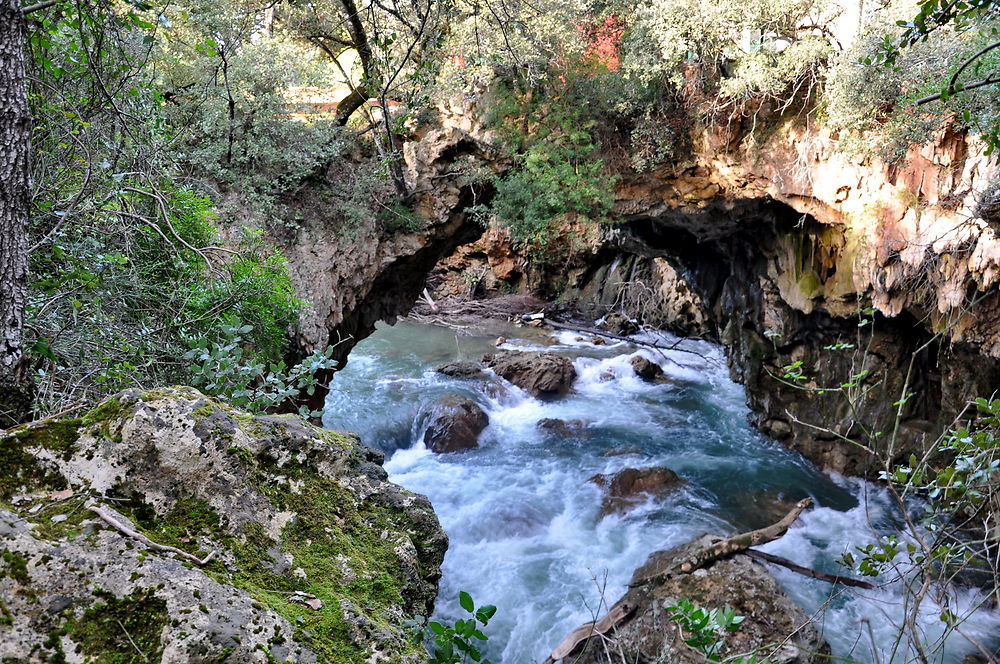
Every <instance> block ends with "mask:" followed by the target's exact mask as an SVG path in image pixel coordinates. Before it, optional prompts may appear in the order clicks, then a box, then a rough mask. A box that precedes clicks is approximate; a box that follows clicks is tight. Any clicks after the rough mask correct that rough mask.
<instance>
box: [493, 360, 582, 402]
mask: <svg viewBox="0 0 1000 664" xmlns="http://www.w3.org/2000/svg"><path fill="white" fill-rule="evenodd" d="M483 363H484V364H485V365H486V366H488V367H490V368H491V369H493V371H495V372H496V373H497V375H499V376H501V377H503V378H505V379H506V380H508V381H510V382H511V383H513V384H514V385H517V386H518V387H520V388H522V389H524V390H525V391H527V392H528V393H529V394H531V395H532V396H536V397H554V396H563V395H565V394H566V393H567V392H569V390H570V388H571V387H572V386H573V381H574V380H575V379H576V369H575V368H574V367H573V363H572V362H570V361H569V360H568V359H567V358H565V357H562V356H561V355H556V354H555V353H540V352H520V351H511V350H503V351H499V352H497V353H494V354H491V355H485V356H483Z"/></svg>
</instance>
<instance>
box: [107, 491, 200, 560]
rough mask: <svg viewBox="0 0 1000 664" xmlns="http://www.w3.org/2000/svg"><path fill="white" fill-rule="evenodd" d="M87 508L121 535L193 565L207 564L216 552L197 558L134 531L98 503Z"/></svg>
mask: <svg viewBox="0 0 1000 664" xmlns="http://www.w3.org/2000/svg"><path fill="white" fill-rule="evenodd" d="M89 509H90V511H91V512H93V513H94V514H96V515H97V516H99V517H101V520H102V521H104V522H105V523H106V524H108V525H109V526H111V527H112V528H114V529H115V530H117V531H118V532H120V533H122V534H123V535H127V536H128V537H131V538H132V539H135V540H138V541H139V542H141V543H142V544H145V545H146V546H148V547H149V548H150V549H153V550H154V551H163V552H165V553H174V554H177V555H178V556H180V557H181V558H183V559H184V560H187V561H189V562H192V563H194V564H195V565H198V566H199V567H204V566H205V565H207V564H208V563H210V562H211V561H212V559H213V558H215V554H216V553H217V552H216V551H212V552H211V553H209V554H208V555H207V556H205V557H204V558H198V556H195V555H192V554H190V553H188V552H187V551H181V550H180V549H178V548H177V547H175V546H168V545H166V544H157V543H156V542H154V541H153V540H151V539H149V538H148V537H146V536H145V535H143V534H142V533H140V532H138V531H136V530H135V529H134V528H131V527H130V526H127V525H125V524H124V523H122V522H121V521H119V520H118V518H117V516H118V515H117V514H115V513H113V512H111V510H108V509H106V508H104V507H101V506H100V505H98V506H96V507H95V506H91V507H90V508H89Z"/></svg>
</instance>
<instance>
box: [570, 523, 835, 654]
mask: <svg viewBox="0 0 1000 664" xmlns="http://www.w3.org/2000/svg"><path fill="white" fill-rule="evenodd" d="M718 539H719V538H715V537H713V536H711V535H703V536H702V537H700V538H698V539H696V540H695V541H693V542H690V543H689V544H685V545H683V546H680V547H677V548H675V549H670V550H667V551H658V552H656V553H654V554H653V555H651V556H650V557H649V559H648V560H647V561H646V563H645V564H644V565H643V566H642V567H640V568H639V569H638V570H636V571H635V573H634V574H633V576H632V583H633V584H635V583H637V582H640V585H636V586H635V587H633V588H631V589H630V590H629V591H628V592H627V593H626V594H625V595H624V596H623V597H622V598H621V599H620V600H618V602H617V603H616V604H615V605H614V606H613V607H612V608H611V612H615V611H618V612H619V613H624V614H625V618H624V619H623V620H621V621H619V622H618V624H617V625H616V626H615V628H614V630H613V632H610V633H609V638H610V639H611V643H606V642H603V641H602V639H591V640H590V641H589V642H585V643H584V644H582V645H581V646H580V647H579V648H578V650H577V651H576V652H574V653H573V654H572V655H571V656H570V657H567V658H566V660H565V661H572V662H576V663H578V664H612V663H614V664H618V663H619V662H621V661H623V660H622V659H621V657H622V655H623V656H624V661H626V662H646V663H651V662H675V663H677V664H704V662H705V658H704V656H702V655H701V653H699V652H698V651H696V650H695V649H693V648H690V647H687V646H686V645H685V644H684V639H683V638H681V637H682V636H684V635H682V634H680V633H678V630H679V627H678V625H677V623H676V622H675V621H672V620H670V615H671V613H672V612H671V611H670V609H669V608H668V607H671V606H673V605H675V604H676V603H677V600H679V599H689V600H692V601H694V602H695V603H696V604H698V605H699V606H702V607H704V608H708V609H722V608H724V607H726V606H731V607H732V608H733V609H734V610H735V611H736V614H737V615H741V616H744V617H745V619H744V621H743V622H742V623H741V624H740V627H739V629H738V630H737V631H735V632H731V633H729V634H727V635H725V645H724V646H723V649H722V651H721V652H720V653H719V654H720V656H721V659H722V660H725V659H726V658H728V657H731V656H734V655H737V654H739V653H747V652H754V653H756V654H757V656H758V657H759V658H761V659H763V658H766V659H768V660H770V661H772V662H775V663H776V664H818V663H819V662H823V661H826V660H827V659H828V657H829V652H830V648H829V646H828V645H827V643H826V642H825V641H824V640H823V638H822V637H821V636H820V634H819V631H818V630H817V629H816V627H815V626H814V625H813V623H812V622H810V621H809V619H808V617H807V616H806V614H805V612H804V611H803V610H802V609H801V608H799V607H798V606H797V605H796V604H795V603H794V602H793V601H792V599H791V598H790V597H788V595H786V594H785V593H784V591H782V590H781V588H780V586H778V584H777V582H776V581H775V580H774V578H773V577H772V576H771V575H770V574H769V573H768V571H767V569H766V568H765V567H764V566H763V565H762V564H760V563H758V562H756V561H754V560H753V559H751V558H749V557H748V556H745V555H742V554H737V555H734V556H731V557H729V558H725V559H722V560H717V561H715V562H714V563H713V564H711V565H709V566H708V567H705V568H702V569H698V570H695V571H694V572H692V573H689V574H685V573H681V572H677V573H674V574H668V575H667V576H666V578H658V576H659V575H660V574H662V573H663V572H664V571H665V570H667V569H670V568H671V567H676V564H677V562H678V561H683V560H686V559H688V558H689V557H690V556H691V555H692V554H693V552H695V551H697V550H699V549H701V548H704V547H705V546H708V545H709V544H710V543H712V542H713V541H717V540H718ZM651 577H652V578H653V579H655V580H654V581H652V582H644V581H647V580H648V579H650V578H651ZM642 582H644V583H642ZM608 653H614V654H615V657H614V659H609V656H608Z"/></svg>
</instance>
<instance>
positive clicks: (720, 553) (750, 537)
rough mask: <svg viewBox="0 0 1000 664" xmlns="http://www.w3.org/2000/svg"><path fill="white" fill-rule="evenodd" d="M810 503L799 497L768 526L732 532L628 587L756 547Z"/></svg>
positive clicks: (779, 532) (771, 538) (782, 531)
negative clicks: (780, 517)
mask: <svg viewBox="0 0 1000 664" xmlns="http://www.w3.org/2000/svg"><path fill="white" fill-rule="evenodd" d="M810 505H812V498H803V499H802V500H800V501H799V502H797V503H795V507H793V508H792V509H791V511H790V512H789V513H788V514H786V515H785V516H784V517H782V519H781V521H778V522H777V523H772V524H771V525H770V526H766V527H764V528H760V529H759V530H751V531H750V532H748V533H740V534H739V535H733V536H732V537H729V538H727V539H724V540H720V541H718V542H716V543H714V544H712V545H710V546H707V547H704V548H702V549H699V550H697V551H695V552H694V553H692V554H691V555H690V556H688V557H687V558H686V559H685V560H683V561H680V562H678V563H676V564H674V565H672V566H671V567H670V568H669V569H666V570H663V571H661V572H659V573H657V574H654V575H652V576H649V577H646V578H645V579H640V580H638V581H633V582H632V583H630V584H629V588H635V587H636V586H642V585H646V584H647V583H653V582H655V581H660V580H662V579H665V578H668V577H670V576H673V575H674V574H676V573H678V572H680V573H681V574H690V573H691V572H693V571H695V570H696V569H700V568H702V567H705V566H706V565H709V564H711V563H713V562H715V561H716V560H719V559H720V558H725V557H727V556H731V555H733V554H734V553H739V552H741V551H746V550H747V549H749V548H750V547H752V546H759V545H761V544H767V543H768V542H771V541H774V540H776V539H778V538H779V537H781V536H782V535H784V534H785V533H786V532H788V528H789V527H790V526H791V525H792V524H793V523H795V520H796V519H798V518H799V516H800V515H801V514H802V512H804V511H805V509H806V508H807V507H809V506H810Z"/></svg>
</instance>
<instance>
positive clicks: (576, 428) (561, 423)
mask: <svg viewBox="0 0 1000 664" xmlns="http://www.w3.org/2000/svg"><path fill="white" fill-rule="evenodd" d="M535 426H536V427H537V428H538V429H540V430H542V431H543V432H545V433H546V434H551V435H554V436H579V435H581V434H584V433H586V431H587V423H586V422H584V421H583V420H577V419H573V420H560V419H558V418H555V417H544V418H542V419H540V420H538V422H537V423H536V424H535Z"/></svg>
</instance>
